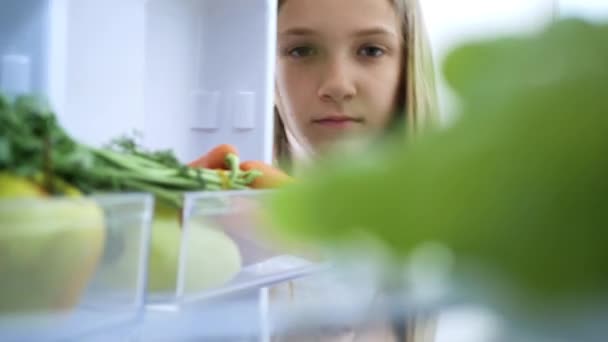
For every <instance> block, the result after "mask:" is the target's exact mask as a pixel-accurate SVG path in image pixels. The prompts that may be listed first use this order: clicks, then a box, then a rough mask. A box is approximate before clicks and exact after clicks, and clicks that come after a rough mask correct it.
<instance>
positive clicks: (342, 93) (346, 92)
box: [318, 60, 357, 103]
mask: <svg viewBox="0 0 608 342" xmlns="http://www.w3.org/2000/svg"><path fill="white" fill-rule="evenodd" d="M348 69H349V68H348V63H347V62H346V61H339V60H338V61H333V62H331V63H330V64H329V65H328V67H327V68H325V70H324V71H323V72H324V74H323V75H322V76H321V84H320V86H319V90H318V95H319V97H320V98H321V100H323V101H332V102H336V103H342V102H344V101H348V100H350V99H352V98H353V97H354V96H355V95H356V93H357V89H356V87H355V83H354V81H353V77H352V76H353V75H351V74H352V73H351V72H349V70H348Z"/></svg>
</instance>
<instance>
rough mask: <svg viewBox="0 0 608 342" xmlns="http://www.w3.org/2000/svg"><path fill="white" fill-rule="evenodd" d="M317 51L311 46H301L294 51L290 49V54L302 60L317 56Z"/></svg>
mask: <svg viewBox="0 0 608 342" xmlns="http://www.w3.org/2000/svg"><path fill="white" fill-rule="evenodd" d="M316 52H317V51H316V50H315V49H314V48H312V47H309V46H299V47H295V48H293V49H290V50H289V51H288V54H289V55H290V56H291V57H296V58H302V57H309V56H312V55H314V54H316Z"/></svg>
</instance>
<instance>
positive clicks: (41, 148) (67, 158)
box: [0, 95, 259, 207]
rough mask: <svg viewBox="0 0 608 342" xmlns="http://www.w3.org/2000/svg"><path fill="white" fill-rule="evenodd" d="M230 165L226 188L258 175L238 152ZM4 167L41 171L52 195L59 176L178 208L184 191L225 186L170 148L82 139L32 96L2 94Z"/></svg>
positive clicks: (88, 188)
mask: <svg viewBox="0 0 608 342" xmlns="http://www.w3.org/2000/svg"><path fill="white" fill-rule="evenodd" d="M227 164H228V165H229V166H231V168H230V171H229V175H228V177H227V178H228V182H227V183H228V184H227V188H228V189H246V188H247V187H248V185H249V184H250V183H251V182H252V181H253V180H254V179H255V178H256V177H257V176H258V175H259V172H258V171H246V172H243V171H241V170H240V169H239V167H238V165H239V160H238V157H237V156H233V155H230V156H227ZM0 171H7V172H10V173H13V174H16V175H19V176H24V177H29V178H34V177H36V176H37V175H40V174H42V175H44V177H43V178H44V179H43V182H42V183H43V185H44V188H45V189H46V190H47V191H48V192H49V193H51V194H58V193H62V192H61V191H59V190H60V189H58V188H57V187H56V186H55V185H56V184H57V182H56V181H55V179H57V178H59V179H61V180H62V181H64V182H67V183H68V184H72V185H74V186H76V187H77V188H78V189H80V190H82V191H83V192H85V193H91V192H100V191H104V192H109V191H142V192H151V193H153V194H154V195H156V196H157V198H158V199H160V200H163V201H166V202H168V203H170V204H172V205H174V206H175V207H181V206H182V194H183V193H184V192H187V191H202V190H221V189H222V188H224V187H226V185H225V184H224V183H223V178H222V177H221V175H220V174H219V173H218V171H216V170H209V169H201V168H190V167H188V166H185V165H182V164H180V163H179V162H178V161H177V159H176V158H175V157H174V156H173V154H172V153H171V152H170V151H155V152H149V151H145V150H143V149H141V148H140V147H138V146H137V145H136V144H135V143H134V142H133V141H132V140H130V139H127V138H121V139H117V140H115V141H113V142H112V144H111V145H110V146H108V147H106V148H93V147H90V146H86V145H83V144H80V143H78V142H76V141H75V140H74V139H72V138H71V137H70V136H69V135H68V134H67V133H66V132H65V131H64V130H63V129H62V128H61V127H60V125H59V124H58V123H57V120H56V117H55V115H54V114H53V113H52V111H51V110H50V109H49V108H48V106H46V105H45V104H44V103H42V102H41V101H40V100H39V99H37V98H34V97H19V98H17V99H15V100H14V101H10V100H9V99H8V98H6V97H4V96H2V95H0Z"/></svg>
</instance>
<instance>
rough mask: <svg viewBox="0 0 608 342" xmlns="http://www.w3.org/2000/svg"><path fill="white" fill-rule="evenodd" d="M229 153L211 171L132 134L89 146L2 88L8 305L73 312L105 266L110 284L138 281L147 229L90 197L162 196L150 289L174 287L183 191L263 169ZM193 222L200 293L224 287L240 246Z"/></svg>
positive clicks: (2, 254) (1, 196)
mask: <svg viewBox="0 0 608 342" xmlns="http://www.w3.org/2000/svg"><path fill="white" fill-rule="evenodd" d="M224 152H226V151H225V150H223V149H222V148H219V149H216V151H212V152H210V153H209V154H208V155H207V156H206V157H207V158H215V159H217V158H222V159H224V161H225V163H224V166H225V167H223V168H221V169H220V168H218V169H211V168H205V167H201V165H192V166H187V165H182V164H180V163H179V162H178V161H177V160H176V158H175V157H174V156H173V154H172V153H171V152H170V151H157V152H151V151H145V150H143V149H142V148H140V147H139V146H137V144H135V143H134V141H133V140H131V139H127V138H119V139H116V140H115V141H113V142H112V143H111V144H110V145H109V146H107V147H105V148H95V147H91V146H86V145H84V144H81V143H79V142H77V141H75V140H74V139H73V138H72V137H70V135H69V134H67V133H66V132H65V131H64V130H63V129H62V127H61V126H60V125H59V124H58V121H57V118H56V116H55V115H54V113H53V112H52V111H51V109H50V108H49V106H48V105H46V104H45V103H44V102H42V101H41V100H40V99H38V98H35V97H31V96H23V97H19V98H16V99H14V100H11V99H9V98H7V97H5V96H2V95H1V94H0V279H2V281H0V312H19V311H23V310H56V309H69V308H71V307H73V306H74V305H75V304H76V303H77V302H78V300H79V298H80V296H81V295H82V293H83V292H82V291H83V290H84V288H85V287H86V285H87V283H88V282H89V281H90V279H91V277H92V275H93V274H94V273H95V272H99V271H100V269H99V267H100V264H101V263H103V264H104V267H101V271H102V272H103V277H102V278H103V279H104V280H107V281H109V282H108V285H111V284H113V285H117V286H119V287H122V288H124V289H128V287H130V286H133V285H134V283H133V279H136V278H135V276H136V274H137V269H136V267H137V265H138V263H139V261H140V256H139V253H140V252H141V250H140V249H139V246H140V243H139V239H141V236H140V235H139V234H138V233H137V229H129V227H126V226H124V227H123V226H121V227H109V226H108V222H106V220H105V218H104V212H103V210H102V208H101V207H100V206H99V205H98V203H96V202H95V200H93V199H92V198H90V197H88V196H86V195H88V194H96V193H121V192H146V193H152V194H153V195H154V196H155V199H156V203H157V204H156V209H155V216H154V222H153V226H152V229H153V232H152V242H151V250H150V261H149V271H148V275H149V288H150V289H151V290H155V291H173V290H175V284H176V277H177V267H178V256H179V249H180V240H181V236H182V234H181V232H182V229H181V228H182V227H181V222H180V218H181V215H180V214H181V212H180V210H181V208H182V206H183V203H182V202H183V193H184V192H194V191H210V190H223V189H226V190H230V189H234V190H239V189H247V188H249V185H252V184H253V183H252V182H254V181H256V179H257V178H258V177H259V176H261V175H262V173H261V172H260V171H258V170H256V169H248V170H246V171H242V170H241V167H240V165H239V158H238V156H237V154H236V153H224ZM258 181H259V180H258ZM253 185H255V184H253ZM125 224H128V223H125ZM114 225H116V223H114ZM118 225H120V222H119V223H118ZM189 228H190V229H191V232H190V234H189V241H188V244H189V255H188V258H187V264H188V267H189V287H190V288H192V290H195V291H196V290H203V289H205V288H208V287H210V286H217V285H220V284H221V283H223V282H225V281H227V280H229V279H230V278H231V277H232V276H233V275H234V274H235V273H236V272H238V270H239V269H240V266H241V260H240V253H239V249H238V246H236V244H235V243H234V242H233V241H232V240H231V239H230V238H229V237H228V236H226V235H225V234H224V233H223V232H221V231H220V230H215V229H208V228H209V227H208V226H207V225H206V223H204V222H203V223H199V224H198V225H195V224H191V226H190V227H189ZM117 238H118V239H122V240H124V241H119V243H116V239H117ZM110 244H112V246H109V245H110ZM116 246H121V247H120V248H122V249H120V248H119V249H120V250H117V249H116ZM129 246H130V247H132V248H129ZM108 248H109V249H108ZM104 250H105V254H108V251H111V253H110V254H112V255H110V256H109V258H108V255H104ZM209 253H211V254H209ZM102 255H104V258H103V259H102V258H101V256H102ZM209 255H213V258H209V257H208V256H209ZM106 263H109V264H106Z"/></svg>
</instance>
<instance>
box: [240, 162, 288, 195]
mask: <svg viewBox="0 0 608 342" xmlns="http://www.w3.org/2000/svg"><path fill="white" fill-rule="evenodd" d="M240 167H241V170H243V171H249V170H258V171H261V172H262V173H263V174H262V175H261V176H260V177H257V178H256V179H255V180H254V181H253V183H251V184H250V186H251V187H252V188H254V189H270V188H278V187H281V186H283V185H287V184H289V183H291V182H293V181H294V179H293V178H292V177H291V176H289V175H288V174H286V173H285V172H283V171H281V170H279V169H277V168H275V167H273V166H270V165H268V164H265V163H263V162H261V161H257V160H252V161H246V162H242V163H241V165H240Z"/></svg>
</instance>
